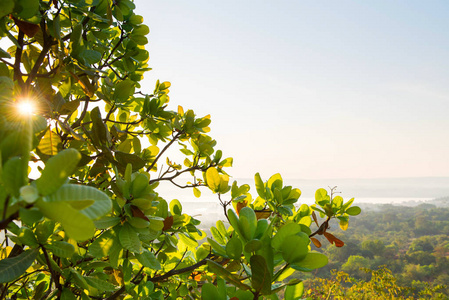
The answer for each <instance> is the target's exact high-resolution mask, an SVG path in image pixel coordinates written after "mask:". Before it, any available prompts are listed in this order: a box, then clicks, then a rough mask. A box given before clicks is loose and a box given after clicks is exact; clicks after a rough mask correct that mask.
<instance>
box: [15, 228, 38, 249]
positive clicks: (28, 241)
mask: <svg viewBox="0 0 449 300" xmlns="http://www.w3.org/2000/svg"><path fill="white" fill-rule="evenodd" d="M17 237H18V238H19V240H20V242H22V243H23V244H24V245H28V246H37V244H38V241H37V239H36V236H35V235H34V233H33V231H32V230H31V229H30V228H28V227H21V228H20V232H19V234H18V235H17Z"/></svg>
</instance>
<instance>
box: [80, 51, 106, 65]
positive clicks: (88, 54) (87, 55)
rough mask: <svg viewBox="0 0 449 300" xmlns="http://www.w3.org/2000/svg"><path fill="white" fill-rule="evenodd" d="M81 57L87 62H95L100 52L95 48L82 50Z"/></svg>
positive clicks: (97, 60) (98, 59) (98, 58)
mask: <svg viewBox="0 0 449 300" xmlns="http://www.w3.org/2000/svg"><path fill="white" fill-rule="evenodd" d="M80 57H82V58H83V59H84V60H85V61H86V62H87V63H88V64H95V63H97V62H99V61H100V59H101V53H100V52H98V51H95V50H84V51H82V52H81V53H80Z"/></svg>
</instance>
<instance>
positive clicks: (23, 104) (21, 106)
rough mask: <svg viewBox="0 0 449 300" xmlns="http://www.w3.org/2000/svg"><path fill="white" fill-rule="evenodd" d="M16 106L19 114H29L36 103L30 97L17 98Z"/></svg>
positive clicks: (34, 109) (33, 109) (32, 111)
mask: <svg viewBox="0 0 449 300" xmlns="http://www.w3.org/2000/svg"><path fill="white" fill-rule="evenodd" d="M16 107H17V111H18V112H19V114H20V115H23V116H30V115H32V114H33V113H34V112H35V111H36V105H35V103H34V101H33V100H31V99H21V100H19V101H18V102H17V105H16Z"/></svg>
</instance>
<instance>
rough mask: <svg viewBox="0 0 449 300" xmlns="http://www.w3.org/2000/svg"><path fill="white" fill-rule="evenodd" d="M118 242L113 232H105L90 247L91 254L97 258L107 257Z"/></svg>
mask: <svg viewBox="0 0 449 300" xmlns="http://www.w3.org/2000/svg"><path fill="white" fill-rule="evenodd" d="M117 242H118V241H117V237H116V236H115V233H114V231H113V230H108V231H105V232H103V233H102V234H101V235H100V236H99V237H97V238H96V239H95V241H94V242H93V243H92V244H91V245H90V246H89V253H90V254H92V255H93V256H95V257H96V258H103V257H107V256H108V255H109V252H110V251H111V249H112V247H113V245H114V243H117Z"/></svg>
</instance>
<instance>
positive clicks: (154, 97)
mask: <svg viewBox="0 0 449 300" xmlns="http://www.w3.org/2000/svg"><path fill="white" fill-rule="evenodd" d="M134 9H135V5H134V3H133V2H132V1H130V0H117V1H110V0H89V1H88V0H52V1H44V0H5V1H3V2H2V6H1V8H0V35H1V37H2V41H5V40H7V41H8V43H9V44H10V45H11V46H9V48H5V49H0V85H1V88H2V94H1V98H0V112H1V113H0V153H1V164H0V167H1V168H0V216H1V221H0V229H2V230H3V232H4V233H5V234H6V236H5V237H6V238H5V239H4V240H3V242H2V248H1V252H0V259H1V260H0V268H1V272H0V283H1V287H0V294H1V296H0V298H4V297H7V298H16V299H25V298H26V299H28V298H30V297H34V299H50V298H57V299H88V298H93V299H116V298H125V299H131V298H139V299H176V298H177V297H190V298H203V299H214V300H217V299H228V298H231V299H240V300H243V299H259V298H263V297H272V299H273V297H274V298H276V293H278V292H281V291H284V292H285V297H286V299H298V298H300V297H301V295H302V290H303V286H302V283H301V281H300V280H297V279H295V280H288V278H289V276H290V275H291V274H293V273H295V272H310V271H312V270H314V269H317V268H320V267H323V266H325V265H326V264H327V262H328V259H327V257H326V256H325V255H324V254H322V253H319V252H316V251H311V247H310V244H311V241H313V243H314V244H315V245H318V246H319V245H320V244H321V242H320V241H319V240H318V239H317V238H316V237H318V236H320V235H322V236H324V237H325V238H326V239H327V240H328V241H329V242H330V243H333V244H335V245H336V246H337V247H341V246H343V244H344V242H343V241H341V240H339V239H338V238H336V237H335V236H334V235H332V234H331V233H330V232H328V229H329V221H330V220H331V219H333V218H338V220H339V222H340V227H341V228H342V229H343V230H345V229H346V228H347V226H348V218H349V215H357V214H359V213H360V209H359V208H358V207H356V206H351V204H352V202H353V199H351V200H349V201H348V202H346V203H345V202H344V201H343V199H342V198H341V197H340V196H336V197H334V196H333V192H334V191H333V190H332V191H331V194H330V195H329V194H328V192H327V191H326V190H324V189H319V190H318V191H317V193H316V204H314V205H312V206H308V205H305V204H302V205H300V206H299V205H296V204H297V201H298V199H299V197H300V195H301V192H300V190H299V189H296V188H293V187H291V186H286V185H284V183H283V180H282V177H281V176H280V175H279V174H276V175H273V176H271V177H270V178H269V179H268V180H267V181H263V180H262V178H261V176H260V175H259V174H256V175H255V186H256V194H253V195H254V197H253V195H251V194H250V193H249V190H250V188H249V186H248V185H241V186H239V185H238V184H237V182H235V181H234V182H233V183H232V184H230V183H229V176H228V174H227V173H226V171H225V168H227V167H230V166H231V165H232V158H225V157H224V156H223V154H222V151H220V150H218V149H216V145H217V143H216V141H215V140H214V139H212V137H210V136H209V135H207V133H208V132H209V124H210V122H211V121H210V117H209V116H204V117H198V116H197V115H196V114H195V113H194V111H192V110H184V109H183V108H182V107H181V106H179V107H178V110H177V111H172V110H169V108H168V102H169V96H168V94H169V88H170V83H169V82H159V81H158V82H157V83H156V86H155V89H154V91H153V93H151V94H147V93H145V92H144V91H143V87H142V86H141V83H140V81H141V80H142V78H143V74H144V72H146V71H148V70H150V69H149V67H148V64H147V62H148V58H149V55H148V52H147V50H145V45H146V44H147V42H148V40H147V37H146V35H147V34H148V33H149V29H148V27H147V26H146V25H144V24H143V19H142V17H141V16H139V15H137V14H135V12H134ZM1 45H2V47H5V46H4V45H5V44H1ZM26 99H28V100H26ZM23 105H25V107H26V108H28V109H29V108H31V106H32V105H35V108H34V109H33V110H32V113H30V114H28V115H25V114H21V113H20V112H19V111H18V109H17V108H18V107H19V106H23ZM145 145H148V146H145ZM176 147H177V148H178V149H179V151H180V152H181V153H182V154H183V155H184V161H182V162H174V161H172V160H170V159H169V158H168V157H166V151H167V149H169V148H176ZM164 158H166V160H165V165H163V163H164ZM36 168H37V170H38V171H39V172H38V173H40V174H39V175H38V176H37V177H38V178H37V179H35V177H33V175H32V174H33V173H30V169H36ZM33 172H35V171H33ZM183 174H185V175H189V176H190V179H189V181H187V182H181V181H182V180H180V179H179V178H180V175H183ZM161 182H170V183H172V184H173V188H191V189H192V190H193V193H194V194H195V195H196V196H200V194H201V191H200V189H199V188H200V187H207V188H209V189H210V190H212V191H213V192H214V193H216V194H217V198H218V199H217V202H218V203H219V204H220V205H222V207H223V212H224V216H225V217H226V220H227V222H222V221H220V220H218V221H217V223H216V226H215V227H212V228H211V229H210V231H211V233H212V236H211V237H208V238H207V240H204V239H205V238H206V234H205V232H204V231H203V230H202V229H201V228H200V227H199V225H200V222H199V220H197V219H195V218H194V217H192V216H189V215H187V214H185V213H183V211H182V203H181V201H179V200H176V199H173V198H171V197H172V196H171V195H162V194H160V193H159V189H158V185H159V183H161ZM315 212H316V213H315ZM316 214H319V215H320V218H318V217H317V215H316ZM323 218H324V219H323ZM320 220H321V221H320ZM312 222H314V223H316V225H317V227H316V229H314V230H312V229H311V227H312V228H313V227H314V225H313V223H312ZM320 222H321V223H320ZM228 223H229V225H227V224H228Z"/></svg>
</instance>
